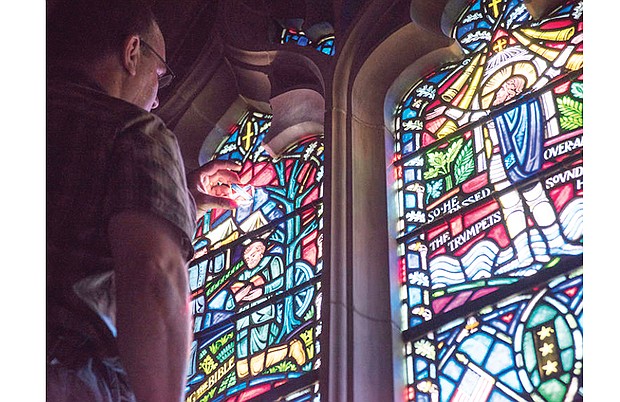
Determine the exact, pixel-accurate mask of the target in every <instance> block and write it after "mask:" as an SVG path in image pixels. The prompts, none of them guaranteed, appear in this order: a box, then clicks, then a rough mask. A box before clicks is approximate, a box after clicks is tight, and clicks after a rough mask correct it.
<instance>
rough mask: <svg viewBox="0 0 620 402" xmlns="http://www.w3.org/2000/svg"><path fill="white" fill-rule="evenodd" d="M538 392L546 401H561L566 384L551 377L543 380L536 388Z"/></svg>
mask: <svg viewBox="0 0 620 402" xmlns="http://www.w3.org/2000/svg"><path fill="white" fill-rule="evenodd" d="M538 392H540V395H541V396H542V397H543V398H545V401H547V402H562V401H563V400H564V395H565V394H566V386H565V385H564V384H562V382H560V380H557V379H555V378H554V379H551V380H548V381H545V383H544V384H542V385H541V386H540V387H539V388H538Z"/></svg>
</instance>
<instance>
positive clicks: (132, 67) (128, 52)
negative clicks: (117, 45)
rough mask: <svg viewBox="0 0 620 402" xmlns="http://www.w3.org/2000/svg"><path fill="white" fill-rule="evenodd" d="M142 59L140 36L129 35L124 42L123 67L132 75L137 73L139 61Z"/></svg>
mask: <svg viewBox="0 0 620 402" xmlns="http://www.w3.org/2000/svg"><path fill="white" fill-rule="evenodd" d="M139 59H140V37H139V36H138V35H131V36H128V37H127V39H125V41H124V42H123V54H122V60H121V62H122V63H123V67H124V68H125V70H127V72H128V73H129V74H130V75H136V73H137V70H138V61H139Z"/></svg>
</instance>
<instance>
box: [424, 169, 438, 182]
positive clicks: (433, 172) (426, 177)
mask: <svg viewBox="0 0 620 402" xmlns="http://www.w3.org/2000/svg"><path fill="white" fill-rule="evenodd" d="M437 176H439V169H437V168H435V167H432V168H430V169H428V170H427V171H425V172H424V180H429V179H433V178H435V177H437Z"/></svg>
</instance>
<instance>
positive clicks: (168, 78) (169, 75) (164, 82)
mask: <svg viewBox="0 0 620 402" xmlns="http://www.w3.org/2000/svg"><path fill="white" fill-rule="evenodd" d="M140 44H141V45H144V46H145V47H146V48H147V49H149V50H150V51H151V52H153V54H154V55H155V56H157V58H158V59H159V60H160V61H161V62H162V63H164V66H166V74H164V75H162V76H161V77H159V78H158V80H159V88H160V89H161V88H164V87H167V86H168V85H170V83H171V82H172V80H173V79H174V78H175V77H176V75H174V73H173V72H172V69H171V68H170V66H169V65H168V63H166V60H164V58H163V57H161V56H160V55H159V53H157V52H156V51H155V49H153V47H152V46H151V45H149V44H148V43H146V41H145V40H144V39H142V38H140Z"/></svg>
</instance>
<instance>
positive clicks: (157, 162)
mask: <svg viewBox="0 0 620 402" xmlns="http://www.w3.org/2000/svg"><path fill="white" fill-rule="evenodd" d="M48 11H49V13H48V24H47V26H48V31H47V41H48V42H47V45H48V54H47V56H48V90H47V395H48V396H47V398H48V400H50V401H89V402H90V401H121V400H122V401H140V402H145V401H148V402H152V401H153V402H155V401H162V402H173V401H180V400H182V398H183V394H184V388H185V378H186V374H187V365H188V362H189V344H190V341H191V329H190V318H191V317H190V314H191V313H190V310H189V308H188V290H189V288H188V283H187V269H186V263H187V261H188V260H189V259H191V258H192V255H193V248H192V245H191V239H192V237H193V233H194V225H195V220H196V218H197V216H200V215H196V214H197V213H198V214H200V213H204V212H205V211H206V210H208V209H209V208H212V207H215V206H217V207H220V208H233V207H235V204H234V202H233V201H231V200H230V199H229V198H228V196H229V195H230V189H229V185H230V184H232V183H236V182H238V177H237V175H236V173H235V172H234V171H233V170H234V169H236V166H235V165H231V164H226V163H224V162H214V163H210V164H207V165H205V166H204V167H202V168H200V169H199V170H197V171H194V172H192V173H190V174H189V175H187V176H186V175H185V171H184V167H183V164H182V159H181V155H180V152H179V148H178V144H177V140H176V137H175V136H174V135H173V134H172V132H171V131H169V130H168V129H167V128H166V126H165V125H164V123H163V122H162V121H161V120H160V119H159V118H158V117H157V116H155V115H153V114H151V113H149V112H150V111H151V110H152V109H153V108H156V107H157V106H158V104H159V100H158V97H157V92H158V89H159V87H160V86H161V85H162V84H165V83H167V82H169V80H170V79H171V78H172V77H173V75H172V72H171V71H170V69H169V67H168V65H167V64H166V62H165V57H166V53H165V43H164V38H163V36H162V33H161V31H160V29H159V27H158V25H157V22H156V21H155V18H154V16H153V14H152V12H151V11H150V9H149V7H148V6H147V5H146V4H144V3H142V2H139V1H134V0H122V1H119V0H106V1H103V2H101V1H94V0H68V1H64V2H60V3H58V4H57V5H54V7H53V8H52V9H50V10H48ZM188 186H189V187H188ZM188 189H189V191H188Z"/></svg>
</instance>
